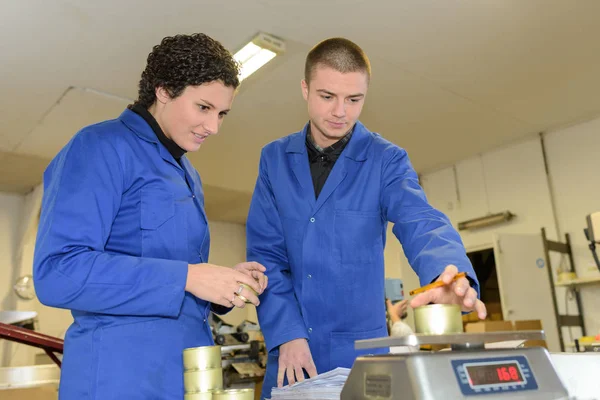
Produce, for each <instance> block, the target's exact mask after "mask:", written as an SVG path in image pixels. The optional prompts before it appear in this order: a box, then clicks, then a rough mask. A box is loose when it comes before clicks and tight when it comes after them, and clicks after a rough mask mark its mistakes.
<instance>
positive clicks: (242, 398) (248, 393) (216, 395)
mask: <svg viewBox="0 0 600 400" xmlns="http://www.w3.org/2000/svg"><path fill="white" fill-rule="evenodd" d="M213 400H254V389H227V390H215V391H214V392H213Z"/></svg>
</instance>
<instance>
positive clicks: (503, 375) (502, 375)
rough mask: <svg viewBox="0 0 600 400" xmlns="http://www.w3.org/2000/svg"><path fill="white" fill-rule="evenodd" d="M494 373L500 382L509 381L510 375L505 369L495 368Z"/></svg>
mask: <svg viewBox="0 0 600 400" xmlns="http://www.w3.org/2000/svg"><path fill="white" fill-rule="evenodd" d="M496 373H497V374H498V379H500V381H502V382H506V381H510V373H509V372H508V370H507V368H506V367H502V368H496Z"/></svg>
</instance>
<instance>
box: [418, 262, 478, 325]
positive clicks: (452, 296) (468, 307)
mask: <svg viewBox="0 0 600 400" xmlns="http://www.w3.org/2000/svg"><path fill="white" fill-rule="evenodd" d="M457 273H458V268H456V267H455V266H454V265H448V266H447V267H446V269H445V270H444V272H442V274H441V275H440V276H439V278H438V279H437V280H438V281H443V282H444V283H445V285H444V286H442V287H438V288H434V289H430V290H428V291H426V292H425V293H421V294H419V295H417V296H415V297H414V298H413V299H412V300H411V301H410V306H411V307H412V308H416V307H420V306H424V305H426V304H429V303H435V304H458V305H460V306H461V309H462V311H466V312H469V311H477V315H478V316H479V319H485V317H486V315H487V310H486V309H485V304H483V303H482V302H481V300H479V299H478V298H477V292H476V291H475V289H473V288H472V287H471V286H470V284H469V281H468V279H467V278H460V279H458V280H456V282H454V281H452V279H454V276H455V275H456V274H457Z"/></svg>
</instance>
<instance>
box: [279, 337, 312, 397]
mask: <svg viewBox="0 0 600 400" xmlns="http://www.w3.org/2000/svg"><path fill="white" fill-rule="evenodd" d="M303 369H304V370H306V372H307V373H308V376H309V377H310V378H312V377H314V376H317V367H315V363H314V362H313V359H312V354H310V348H309V347H308V342H307V341H306V339H294V340H291V341H289V342H287V343H284V344H282V345H281V346H279V369H278V370H277V387H282V386H283V377H284V374H285V376H287V380H288V384H290V385H293V384H294V383H296V382H302V381H303V380H304V371H303Z"/></svg>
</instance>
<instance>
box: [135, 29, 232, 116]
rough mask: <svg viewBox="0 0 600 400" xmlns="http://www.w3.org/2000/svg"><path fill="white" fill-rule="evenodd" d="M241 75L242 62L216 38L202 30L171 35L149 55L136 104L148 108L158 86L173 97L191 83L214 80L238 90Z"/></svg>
mask: <svg viewBox="0 0 600 400" xmlns="http://www.w3.org/2000/svg"><path fill="white" fill-rule="evenodd" d="M239 74H240V65H239V63H238V62H237V61H235V60H234V59H233V56H232V55H231V53H230V52H229V51H228V50H227V49H225V47H223V45H222V44H221V43H219V42H217V41H216V40H214V39H213V38H211V37H209V36H207V35H205V34H203V33H195V34H192V35H175V36H168V37H165V38H164V39H163V40H162V41H161V42H160V44H159V45H156V46H154V48H153V49H152V52H151V53H150V54H149V55H148V62H147V64H146V69H144V72H142V79H141V80H140V85H139V92H138V99H137V101H136V102H135V103H134V104H135V105H141V106H143V107H145V108H149V107H150V106H151V105H152V104H154V102H155V101H156V88H158V87H162V88H164V89H166V90H167V92H168V93H169V95H170V96H171V98H176V97H178V96H179V95H181V93H182V92H183V91H184V89H185V88H186V87H188V86H199V85H201V84H203V83H207V82H213V81H221V82H223V84H224V85H225V86H228V87H233V88H234V89H236V88H237V87H238V86H239V85H240V80H239Z"/></svg>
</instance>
